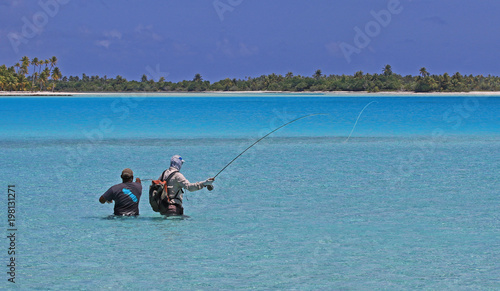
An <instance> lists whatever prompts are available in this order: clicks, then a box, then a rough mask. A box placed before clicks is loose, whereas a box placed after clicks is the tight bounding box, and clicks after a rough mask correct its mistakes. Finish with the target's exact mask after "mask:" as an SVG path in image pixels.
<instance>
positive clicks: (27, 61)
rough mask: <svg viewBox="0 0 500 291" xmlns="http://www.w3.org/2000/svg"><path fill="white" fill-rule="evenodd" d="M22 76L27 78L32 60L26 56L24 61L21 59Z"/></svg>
mask: <svg viewBox="0 0 500 291" xmlns="http://www.w3.org/2000/svg"><path fill="white" fill-rule="evenodd" d="M21 63H22V65H21V71H20V72H21V74H23V75H24V76H25V77H26V75H27V74H28V67H29V65H30V59H29V58H28V57H27V56H24V57H23V58H22V59H21Z"/></svg>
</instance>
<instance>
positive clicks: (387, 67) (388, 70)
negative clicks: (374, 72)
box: [383, 65, 392, 76]
mask: <svg viewBox="0 0 500 291" xmlns="http://www.w3.org/2000/svg"><path fill="white" fill-rule="evenodd" d="M383 72H384V76H390V75H392V67H391V65H385V67H384V70H383Z"/></svg>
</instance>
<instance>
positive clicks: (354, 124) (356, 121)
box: [344, 101, 378, 142]
mask: <svg viewBox="0 0 500 291" xmlns="http://www.w3.org/2000/svg"><path fill="white" fill-rule="evenodd" d="M372 103H378V102H377V101H372V102H370V103H368V104H366V105H365V107H364V108H363V110H361V112H360V113H359V115H358V118H357V119H356V122H355V123H354V126H353V127H352V130H351V133H349V136H348V137H347V139H346V140H345V141H344V142H348V141H349V139H350V138H351V135H352V133H353V132H354V129H355V128H356V125H357V124H358V120H359V118H360V117H361V114H363V111H365V109H366V108H367V107H368V106H370V104H372Z"/></svg>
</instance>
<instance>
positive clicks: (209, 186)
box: [207, 113, 328, 191]
mask: <svg viewBox="0 0 500 291" xmlns="http://www.w3.org/2000/svg"><path fill="white" fill-rule="evenodd" d="M315 115H328V114H326V113H314V114H309V115H304V116H302V117H299V118H296V119H294V120H292V121H290V122H288V123H285V124H283V125H282V126H280V127H278V128H276V129H275V130H273V131H271V132H270V133H268V134H266V135H264V136H263V137H261V138H260V139H259V140H257V141H256V142H254V143H253V144H252V145H250V146H249V147H247V148H246V149H245V150H244V151H242V152H241V153H240V154H239V155H237V156H236V157H235V158H234V159H232V160H231V161H230V162H229V163H228V164H227V165H226V166H224V168H222V170H220V171H219V172H218V173H217V175H215V176H214V177H213V179H215V178H217V176H219V174H220V173H222V172H223V171H224V170H225V169H226V168H227V167H229V165H231V164H232V163H233V162H234V161H236V160H237V159H238V158H239V157H241V155H243V154H244V153H245V152H246V151H248V150H249V149H250V148H251V147H253V146H254V145H256V144H257V143H259V142H260V141H261V140H263V139H265V138H266V137H268V136H269V135H271V134H273V133H274V132H276V131H278V130H280V129H282V128H283V127H285V126H287V125H289V124H292V123H294V122H295V121H299V120H301V119H303V118H307V117H310V116H315ZM207 189H208V191H212V190H213V189H214V186H213V185H208V186H207Z"/></svg>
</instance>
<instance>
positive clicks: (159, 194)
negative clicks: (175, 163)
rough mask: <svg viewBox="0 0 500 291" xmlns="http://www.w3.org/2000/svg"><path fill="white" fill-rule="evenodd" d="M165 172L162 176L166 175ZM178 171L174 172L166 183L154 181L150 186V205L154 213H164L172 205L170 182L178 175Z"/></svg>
mask: <svg viewBox="0 0 500 291" xmlns="http://www.w3.org/2000/svg"><path fill="white" fill-rule="evenodd" d="M166 171H167V170H165V171H164V172H163V173H162V174H161V176H162V177H163V175H164V174H165V172H166ZM177 172H178V171H174V172H172V173H171V174H170V175H169V176H168V177H167V179H166V180H165V181H162V180H154V181H153V182H152V183H151V186H149V204H150V205H151V208H153V211H154V212H164V211H165V210H166V209H168V205H169V204H170V197H169V196H168V188H167V184H168V181H170V179H171V178H172V177H173V176H174V175H175V173H177Z"/></svg>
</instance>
